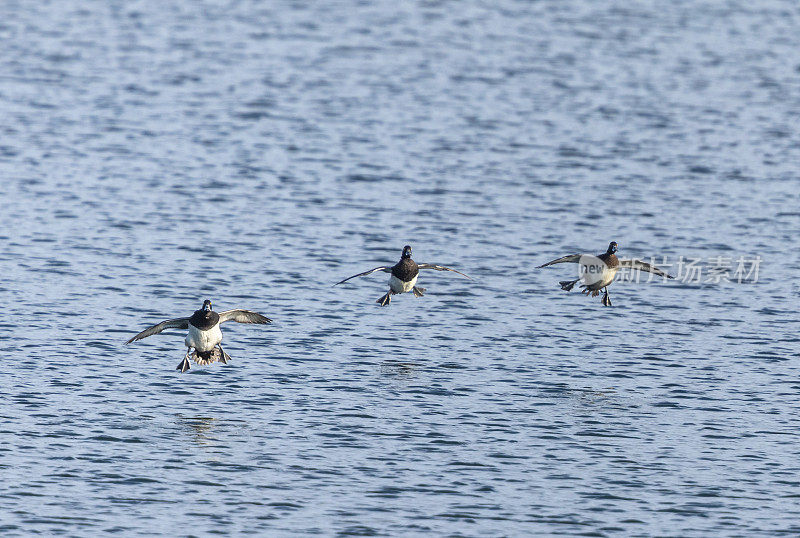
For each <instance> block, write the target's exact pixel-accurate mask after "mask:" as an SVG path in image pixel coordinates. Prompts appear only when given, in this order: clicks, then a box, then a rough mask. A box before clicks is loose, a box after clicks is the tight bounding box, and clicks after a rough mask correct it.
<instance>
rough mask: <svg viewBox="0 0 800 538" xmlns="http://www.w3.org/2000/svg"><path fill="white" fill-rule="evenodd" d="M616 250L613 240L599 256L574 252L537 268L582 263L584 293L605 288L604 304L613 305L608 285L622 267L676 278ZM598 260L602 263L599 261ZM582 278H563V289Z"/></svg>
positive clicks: (569, 288) (593, 293)
mask: <svg viewBox="0 0 800 538" xmlns="http://www.w3.org/2000/svg"><path fill="white" fill-rule="evenodd" d="M616 252H617V242H616V241H612V242H611V243H609V245H608V250H606V251H605V252H604V253H603V254H600V255H598V256H591V255H588V254H572V255H571V256H564V257H562V258H558V259H557V260H553V261H550V262H547V263H545V264H543V265H540V266H539V267H537V269H540V268H542V267H547V266H548V265H554V264H556V263H580V264H581V273H582V276H581V278H582V279H583V280H584V282H585V283H584V284H581V288H584V290H583V292H582V293H585V294H587V295H588V294H590V293H591V294H592V297H597V296H598V295H599V294H600V290H603V291H604V292H605V294H604V295H603V299H602V302H603V306H611V299H610V298H609V296H608V286H609V285H610V284H611V283H612V282H613V281H614V277H615V276H616V275H617V271H619V270H620V268H621V267H630V268H631V269H638V270H639V271H647V272H649V273H653V274H656V275H658V276H663V277H666V278H674V277H672V276H670V275H668V274H667V273H666V272H664V271H662V270H661V269H659V268H658V267H656V266H654V265H650V264H649V263H646V262H643V261H641V260H620V259H619V258H617V254H616ZM598 260H599V262H602V263H599V262H598ZM581 278H577V279H575V280H562V281H561V282H559V284H560V285H561V289H562V290H566V291H570V290H571V289H572V287H573V286H574V285H575V284H576V283H577V282H578V281H579V280H581Z"/></svg>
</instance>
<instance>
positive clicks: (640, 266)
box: [619, 260, 675, 278]
mask: <svg viewBox="0 0 800 538" xmlns="http://www.w3.org/2000/svg"><path fill="white" fill-rule="evenodd" d="M619 266H620V267H630V268H631V269H636V270H638V271H646V272H648V273H653V274H654V275H658V276H663V277H666V278H675V277H674V276H671V275H669V274H667V272H666V271H664V270H662V269H659V268H658V267H656V266H655V265H650V264H649V263H647V262H643V261H642V260H620V261H619Z"/></svg>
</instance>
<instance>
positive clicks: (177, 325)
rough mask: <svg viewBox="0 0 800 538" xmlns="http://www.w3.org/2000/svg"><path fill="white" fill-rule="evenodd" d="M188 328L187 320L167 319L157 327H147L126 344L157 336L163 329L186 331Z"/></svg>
mask: <svg viewBox="0 0 800 538" xmlns="http://www.w3.org/2000/svg"><path fill="white" fill-rule="evenodd" d="M188 328H189V318H176V319H168V320H166V321H162V322H161V323H158V324H157V325H153V326H152V327H148V328H147V329H145V330H143V331H142V332H140V333H139V334H137V335H136V336H134V337H133V338H131V339H130V340H128V341H127V342H125V343H126V344H130V343H131V342H135V341H136V340H141V339H142V338H147V337H148V336H153V335H154V334H158V333H160V332H161V331H163V330H164V329H188Z"/></svg>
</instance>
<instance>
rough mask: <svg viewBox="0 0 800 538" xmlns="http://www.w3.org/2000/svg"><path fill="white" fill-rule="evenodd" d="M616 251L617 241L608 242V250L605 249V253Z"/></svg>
mask: <svg viewBox="0 0 800 538" xmlns="http://www.w3.org/2000/svg"><path fill="white" fill-rule="evenodd" d="M616 251H617V242H616V241H612V242H611V243H609V244H608V250H607V251H606V254H614V253H615V252H616Z"/></svg>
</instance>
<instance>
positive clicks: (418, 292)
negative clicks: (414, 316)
mask: <svg viewBox="0 0 800 538" xmlns="http://www.w3.org/2000/svg"><path fill="white" fill-rule="evenodd" d="M420 269H433V270H434V271H452V272H454V273H458V274H459V275H461V276H463V277H466V278H469V279H470V280H472V278H470V277H468V276H467V275H465V274H464V273H462V272H460V271H456V270H455V269H450V268H449V267H445V266H443V265H436V264H433V263H417V262H415V261H414V260H412V259H411V247H410V246H408V245H406V246H404V247H403V253H402V255H401V256H400V261H399V262H397V263H396V264H395V265H393V266H392V267H389V266H381V267H376V268H374V269H370V270H369V271H364V272H363V273H358V274H357V275H353V276H349V277H347V278H345V279H344V280H342V281H340V282H337V283H336V284H334V286H338V285H339V284H341V283H342V282H347V281H348V280H350V279H351V278H355V277H357V276H366V275H369V274H372V273H374V272H375V271H383V272H384V273H391V275H392V276H390V277H389V291H388V292H387V293H386V295H384V296H383V297H381V298H380V299H378V300H377V301H376V302H377V303H378V304H379V305H381V306H388V305H389V303H390V302H391V300H392V299H391V296H392V295H397V294H400V293H406V292H408V291H413V292H414V296H415V297H422V296H423V295H425V288H420V287H418V286H417V277H418V276H419V270H420Z"/></svg>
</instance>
